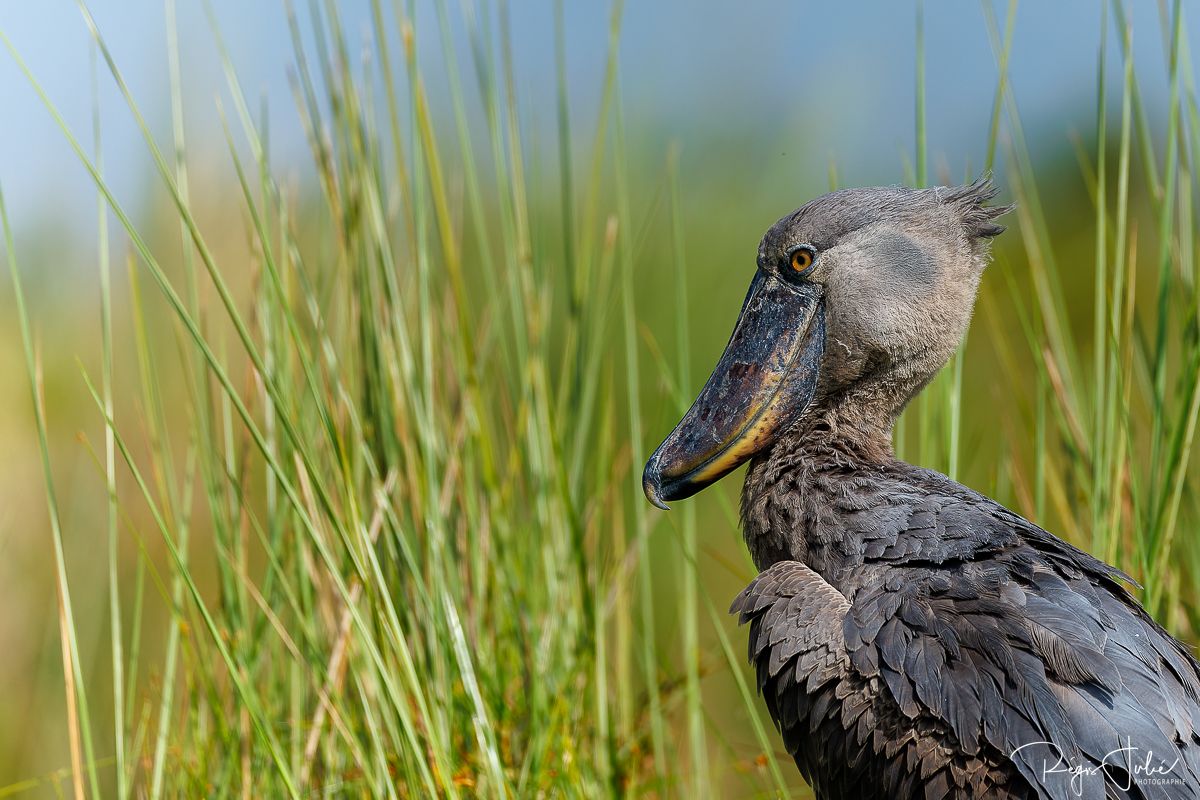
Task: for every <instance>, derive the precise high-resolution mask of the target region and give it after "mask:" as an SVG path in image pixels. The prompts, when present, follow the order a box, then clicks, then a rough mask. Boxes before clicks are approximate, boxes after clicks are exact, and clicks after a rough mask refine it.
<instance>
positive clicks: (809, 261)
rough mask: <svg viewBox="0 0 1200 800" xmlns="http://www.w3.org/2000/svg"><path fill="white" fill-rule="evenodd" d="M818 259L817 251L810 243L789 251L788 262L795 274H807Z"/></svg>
mask: <svg viewBox="0 0 1200 800" xmlns="http://www.w3.org/2000/svg"><path fill="white" fill-rule="evenodd" d="M816 260H817V253H816V251H815V250H813V249H812V248H811V247H809V246H808V245H800V246H799V247H795V248H793V249H792V251H791V252H790V253H788V264H789V266H790V267H791V269H792V272H793V273H794V275H795V276H801V275H804V274H806V273H807V272H808V271H809V270H811V269H812V265H813V262H814V261H816Z"/></svg>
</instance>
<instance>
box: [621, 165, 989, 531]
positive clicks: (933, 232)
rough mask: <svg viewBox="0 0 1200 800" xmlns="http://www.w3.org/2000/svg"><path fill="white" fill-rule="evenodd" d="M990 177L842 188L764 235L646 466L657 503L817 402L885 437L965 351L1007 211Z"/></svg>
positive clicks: (708, 478) (771, 437)
mask: <svg viewBox="0 0 1200 800" xmlns="http://www.w3.org/2000/svg"><path fill="white" fill-rule="evenodd" d="M995 195H996V189H995V187H994V186H993V185H992V183H991V181H990V180H988V179H986V178H984V179H981V180H978V181H976V182H974V183H971V184H968V185H965V186H958V187H937V188H932V189H906V188H900V187H881V188H865V189H845V190H842V191H837V192H832V193H830V194H827V195H824V196H822V197H818V198H817V199H815V200H813V201H811V202H809V203H808V204H806V205H804V206H803V207H801V208H800V209H798V210H797V211H795V212H794V213H792V214H789V215H787V216H786V217H784V218H783V219H781V220H779V221H778V222H776V223H775V224H774V225H772V226H771V229H770V230H768V231H767V233H766V235H765V236H763V239H762V242H761V244H759V247H758V269H757V271H756V273H755V275H754V279H753V280H752V281H751V283H750V290H749V292H748V293H747V295H746V300H745V302H744V303H743V305H742V312H741V315H740V316H739V317H738V321H737V324H736V325H735V326H734V330H733V335H732V336H731V337H730V340H729V344H728V345H726V347H725V353H724V355H722V357H721V360H720V361H719V362H718V363H717V366H716V369H714V370H713V373H712V375H711V377H709V379H708V383H707V384H706V385H705V386H704V388H703V389H702V390H701V392H700V395H699V397H698V398H697V399H696V402H695V403H693V404H692V407H691V409H689V410H688V412H687V414H685V415H684V417H683V420H682V421H681V422H680V423H679V424H678V425H677V426H676V427H675V430H674V431H672V432H671V435H670V436H668V437H667V438H666V440H665V441H664V442H663V443H662V444H661V445H659V447H658V449H657V450H655V452H654V455H653V456H651V457H650V460H649V461H648V462H647V464H646V469H645V472H644V473H643V478H642V483H643V488H644V489H645V492H646V496H647V498H649V500H650V501H651V502H652V503H654V504H655V505H657V506H660V507H663V508H665V501H667V500H677V499H682V498H685V497H690V496H691V495H693V494H695V493H696V492H698V491H700V490H701V489H703V488H704V487H705V486H708V485H709V484H711V483H713V482H714V481H716V480H718V479H719V478H721V477H722V476H724V475H726V474H727V473H729V472H730V471H732V470H733V469H735V468H736V467H737V466H738V465H740V464H742V463H743V462H745V461H746V460H747V459H748V458H750V457H751V456H753V455H754V454H756V453H759V452H761V451H763V450H765V449H766V448H768V447H770V446H771V444H772V443H773V442H775V441H776V439H777V438H778V437H779V435H780V434H781V433H782V432H784V431H786V430H787V429H788V428H790V427H791V426H793V425H794V424H795V423H796V422H797V421H799V420H801V419H803V418H804V417H805V415H807V414H812V413H816V410H817V409H819V408H821V407H822V406H824V405H828V404H831V403H835V402H842V403H845V402H848V401H852V402H854V403H858V404H860V405H861V406H862V408H861V410H862V413H864V414H868V413H869V414H872V415H875V416H877V417H879V418H882V419H884V420H885V421H886V424H887V425H888V426H889V427H890V425H891V423H892V422H893V421H894V419H895V416H896V415H897V414H899V412H900V411H901V410H902V409H903V407H904V405H905V403H907V402H908V400H909V399H911V398H912V397H913V395H915V394H916V393H917V392H918V391H920V389H921V387H923V386H924V385H925V384H926V383H927V382H928V381H929V379H930V378H932V377H933V375H934V374H935V373H936V372H937V371H938V369H940V368H941V367H942V365H944V364H945V363H946V361H947V360H948V359H949V358H950V356H951V354H953V352H954V350H955V348H956V347H957V346H958V344H959V343H960V342H961V341H962V337H963V334H964V333H965V332H966V329H967V324H968V322H969V321H970V318H971V310H972V308H973V306H974V303H975V292H976V289H977V288H978V286H979V277H980V275H981V273H982V272H983V268H984V267H985V266H986V264H987V261H988V243H989V240H990V239H991V237H993V236H996V235H997V234H999V233H1000V232H1001V231H1003V230H1004V229H1003V228H1002V227H1001V226H1000V225H998V224H996V222H995V220H996V218H997V217H999V216H1000V215H1001V214H1004V213H1005V212H1007V211H1008V210H1009V207H1004V206H999V207H997V206H992V207H989V206H986V205H985V203H986V202H987V201H988V200H990V199H992V198H993V197H994V196H995Z"/></svg>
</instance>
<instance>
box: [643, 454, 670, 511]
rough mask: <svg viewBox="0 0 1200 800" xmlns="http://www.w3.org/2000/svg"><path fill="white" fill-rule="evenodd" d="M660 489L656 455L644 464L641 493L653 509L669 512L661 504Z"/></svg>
mask: <svg viewBox="0 0 1200 800" xmlns="http://www.w3.org/2000/svg"><path fill="white" fill-rule="evenodd" d="M661 489H662V473H661V471H660V469H659V466H658V454H657V453H656V454H655V455H653V456H651V457H650V460H649V461H647V462H646V469H645V470H644V471H643V472H642V491H643V492H645V493H646V499H647V500H649V501H650V504H651V505H653V506H654V507H655V508H661V509H662V510H663V511H670V510H671V507H670V506H668V505H667V504H666V503H665V502H663V499H662V493H661Z"/></svg>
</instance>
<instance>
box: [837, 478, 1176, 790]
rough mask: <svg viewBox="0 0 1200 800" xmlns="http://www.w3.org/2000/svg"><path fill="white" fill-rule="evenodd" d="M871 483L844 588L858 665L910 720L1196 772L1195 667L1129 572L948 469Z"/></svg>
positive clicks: (1086, 758)
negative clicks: (1135, 753)
mask: <svg viewBox="0 0 1200 800" xmlns="http://www.w3.org/2000/svg"><path fill="white" fill-rule="evenodd" d="M875 486H876V487H877V491H878V493H877V494H876V495H875V502H874V503H869V504H868V503H863V504H862V506H863V507H862V508H861V509H860V510H854V509H850V511H849V513H846V514H845V515H844V518H843V524H845V525H846V526H847V527H848V529H849V531H850V532H852V534H853V536H852V537H851V538H852V539H853V540H856V541H857V546H858V548H859V557H860V559H859V560H858V563H857V564H856V565H855V568H854V569H852V570H847V571H846V572H845V573H844V574H843V575H841V576H837V577H836V578H835V579H834V581H833V582H834V585H836V586H837V587H838V588H839V590H840V591H842V592H843V594H845V595H846V597H847V598H848V599H849V601H850V604H851V605H850V608H849V610H848V611H847V613H846V615H845V617H844V622H843V629H844V630H843V632H844V639H845V646H846V652H847V656H848V658H849V660H850V663H851V664H852V666H853V668H854V670H855V671H856V672H858V673H859V674H861V675H864V676H872V677H873V676H878V677H879V679H880V680H881V681H882V683H883V684H884V685H885V686H886V687H887V690H888V694H890V696H891V697H892V699H893V700H894V701H895V703H896V704H897V706H898V707H899V709H900V712H901V713H902V714H904V715H905V716H907V717H910V718H912V719H917V718H918V717H920V716H922V715H925V714H932V715H933V716H935V717H936V718H938V719H941V720H944V721H945V722H946V723H947V724H949V726H950V727H951V729H952V730H953V731H954V734H955V736H956V738H957V739H958V741H959V742H960V745H961V746H962V747H963V748H964V750H965V751H966V752H968V753H971V752H974V751H975V750H976V749H977V748H979V747H980V746H982V745H984V744H987V745H990V746H993V747H996V748H998V749H1000V750H1003V751H1005V752H1013V751H1014V750H1015V749H1017V748H1019V747H1021V746H1022V745H1026V744H1029V743H1036V742H1047V743H1049V744H1047V745H1044V747H1046V748H1048V749H1049V750H1052V751H1054V752H1057V753H1060V754H1062V755H1063V756H1064V757H1066V758H1067V759H1068V761H1071V760H1072V759H1074V761H1072V763H1082V764H1093V763H1096V762H1097V761H1102V760H1103V759H1104V757H1105V755H1106V754H1108V753H1109V752H1110V751H1113V750H1116V749H1118V748H1119V747H1120V746H1121V744H1122V740H1123V739H1132V740H1133V741H1134V744H1135V746H1137V747H1141V748H1142V749H1143V750H1145V749H1150V748H1153V749H1155V750H1156V752H1158V753H1159V754H1168V753H1170V754H1173V755H1171V756H1170V757H1169V758H1168V761H1170V760H1171V759H1173V758H1175V757H1178V758H1179V759H1180V760H1181V763H1182V764H1183V765H1184V766H1189V765H1190V767H1189V768H1190V769H1191V770H1192V772H1191V773H1190V775H1191V777H1192V778H1194V779H1196V780H1200V704H1198V699H1200V667H1198V666H1197V663H1196V661H1195V659H1194V658H1193V656H1192V655H1191V653H1190V652H1189V651H1188V650H1187V649H1186V648H1185V647H1184V646H1183V645H1182V644H1180V643H1179V642H1178V641H1176V640H1175V639H1173V638H1172V637H1170V636H1169V635H1168V634H1167V633H1166V632H1165V631H1164V630H1163V629H1162V628H1161V627H1160V626H1159V625H1158V624H1157V623H1156V622H1155V621H1154V620H1153V619H1152V618H1151V617H1150V616H1149V615H1148V614H1147V613H1146V612H1145V610H1144V609H1143V608H1142V607H1141V605H1140V604H1139V603H1138V602H1137V601H1136V599H1135V598H1134V597H1133V596H1132V595H1131V594H1130V592H1129V591H1128V589H1127V586H1126V584H1127V582H1129V578H1128V577H1127V576H1125V575H1124V573H1122V572H1120V571H1119V570H1117V569H1115V568H1114V567H1111V566H1109V565H1108V564H1105V563H1104V562H1103V561H1100V560H1099V559H1096V558H1094V557H1092V556H1091V555H1089V554H1087V553H1085V552H1083V551H1082V550H1080V549H1078V548H1076V547H1074V546H1072V545H1070V544H1069V543H1067V542H1065V541H1063V540H1061V539H1059V538H1058V537H1056V536H1054V535H1052V534H1050V533H1049V532H1047V531H1045V530H1044V529H1042V528H1041V527H1039V526H1037V525H1035V524H1034V523H1032V522H1030V521H1028V520H1026V519H1024V518H1023V517H1021V516H1020V515H1018V514H1016V513H1014V512H1012V511H1010V510H1008V509H1006V508H1004V507H1003V506H1001V505H1000V504H999V503H996V502H995V501H993V500H991V499H989V498H987V497H985V496H984V495H982V494H979V493H978V492H975V491H973V490H971V489H968V488H967V487H964V486H961V485H960V484H958V483H955V482H954V481H952V480H950V479H949V478H947V477H945V476H942V475H940V474H938V473H935V472H931V471H929V470H922V469H919V468H917V467H911V466H909V465H906V464H900V463H896V464H894V465H889V467H888V468H887V469H886V470H883V471H882V473H881V475H879V476H876V478H875ZM1148 709H1152V710H1148ZM1045 755H1046V753H1045V752H1042V753H1037V754H1035V753H1033V752H1028V753H1025V754H1022V753H1020V752H1018V753H1017V755H1016V756H1014V760H1015V761H1017V762H1018V766H1020V767H1022V771H1023V772H1026V771H1028V772H1030V773H1032V772H1033V771H1035V764H1034V762H1035V761H1038V760H1039V759H1041V760H1044V758H1045ZM1126 755H1129V754H1126ZM1026 756H1027V757H1028V758H1027V761H1028V763H1022V759H1024V758H1026ZM1125 761H1126V762H1127V763H1124V765H1123V767H1122V768H1124V769H1126V770H1133V769H1134V767H1135V765H1134V763H1133V761H1132V756H1129V757H1128V758H1125ZM1027 777H1031V775H1028V776H1027Z"/></svg>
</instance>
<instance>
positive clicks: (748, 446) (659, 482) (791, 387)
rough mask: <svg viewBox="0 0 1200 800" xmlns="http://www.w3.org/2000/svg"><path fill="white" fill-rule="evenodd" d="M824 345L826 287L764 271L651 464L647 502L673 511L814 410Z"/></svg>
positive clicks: (646, 480) (646, 473)
mask: <svg viewBox="0 0 1200 800" xmlns="http://www.w3.org/2000/svg"><path fill="white" fill-rule="evenodd" d="M824 346H825V313H824V304H823V301H822V288H821V287H820V286H818V285H816V284H811V283H803V284H799V285H793V284H790V283H784V282H783V281H782V280H780V279H779V278H777V277H775V276H774V275H771V274H770V273H767V272H764V271H762V270H760V271H759V272H758V273H757V274H756V275H755V278H754V280H753V281H752V282H751V284H750V290H749V292H747V294H746V300H745V302H744V303H743V304H742V311H741V314H740V315H739V316H738V321H737V324H736V325H735V326H734V330H733V335H732V336H731V337H730V339H729V343H728V344H727V345H726V346H725V352H724V354H723V355H722V356H721V360H720V361H719V362H717V366H716V368H715V369H714V370H713V373H712V375H711V376H710V377H709V379H708V382H707V383H706V384H705V386H704V388H703V389H702V390H701V391H700V395H699V396H698V397H697V398H696V401H695V402H694V403H693V404H692V407H691V408H690V409H688V411H687V413H686V414H684V416H683V419H682V420H680V422H679V424H678V425H676V426H675V430H673V431H672V432H671V434H670V435H669V436H668V437H667V438H666V439H665V440H664V441H663V443H662V444H660V445H659V446H658V449H657V450H655V451H654V454H653V455H652V456H651V457H650V460H649V461H647V462H646V467H645V470H644V471H643V473H642V490H643V491H644V492H645V494H646V499H647V500H649V501H650V502H651V503H652V504H653V505H654V506H655V507H657V508H661V509H663V510H664V511H665V510H667V509H668V506H667V504H666V501H668V500H681V499H683V498H686V497H691V496H692V495H694V494H696V493H697V492H699V491H701V490H702V489H704V488H705V487H706V486H708V485H710V484H712V483H714V482H716V481H717V480H719V479H720V478H722V477H724V476H725V475H727V474H728V473H729V472H731V471H733V470H734V469H736V468H737V467H738V466H739V465H741V464H742V463H744V462H745V461H747V460H748V459H749V458H751V457H752V456H753V455H754V454H755V453H758V452H761V451H762V450H764V449H765V448H767V447H769V446H770V445H771V444H772V443H773V442H774V441H775V439H776V438H777V436H778V434H779V433H780V432H781V431H782V430H784V429H785V428H786V427H787V426H788V425H790V423H791V422H792V421H794V420H795V419H796V418H797V417H798V416H799V415H800V414H801V413H803V412H804V410H805V409H806V408H807V407H808V404H809V402H810V401H811V399H812V396H813V393H814V392H815V390H816V385H817V374H818V367H819V366H820V359H821V355H822V353H823V352H824Z"/></svg>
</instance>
